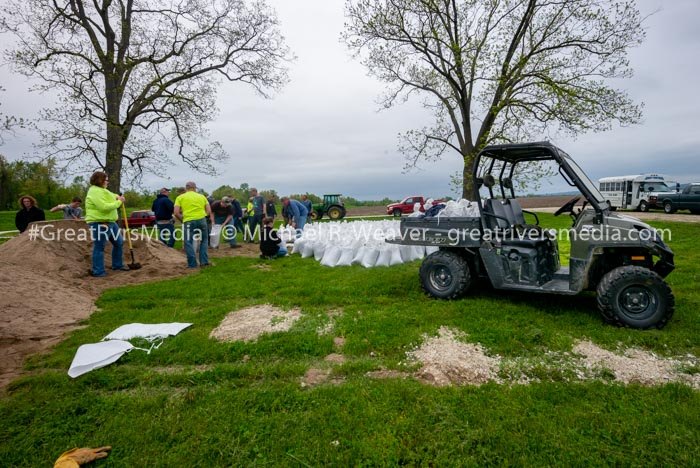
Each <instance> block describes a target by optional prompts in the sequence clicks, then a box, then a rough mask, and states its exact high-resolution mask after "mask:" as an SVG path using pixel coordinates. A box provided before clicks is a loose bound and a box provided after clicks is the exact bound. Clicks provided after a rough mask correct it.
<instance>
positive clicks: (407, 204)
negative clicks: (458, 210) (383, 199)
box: [386, 195, 444, 218]
mask: <svg viewBox="0 0 700 468" xmlns="http://www.w3.org/2000/svg"><path fill="white" fill-rule="evenodd" d="M426 201H427V198H424V197H423V196H422V195H413V196H411V197H406V198H404V199H403V200H401V201H400V202H398V203H392V204H391V205H387V206H386V214H388V215H391V216H395V217H397V218H398V217H399V216H401V215H403V214H411V213H413V207H414V206H415V205H416V203H418V204H419V206H420V208H419V209H420V211H421V213H422V212H424V211H425V208H424V206H425V202H426ZM442 202H444V200H433V203H442Z"/></svg>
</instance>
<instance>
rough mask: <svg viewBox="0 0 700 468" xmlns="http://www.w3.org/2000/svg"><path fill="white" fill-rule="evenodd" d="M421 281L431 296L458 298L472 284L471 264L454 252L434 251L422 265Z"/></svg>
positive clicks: (424, 289)
mask: <svg viewBox="0 0 700 468" xmlns="http://www.w3.org/2000/svg"><path fill="white" fill-rule="evenodd" d="M420 282H421V287H422V288H423V291H425V293H426V294H428V295H429V296H433V297H436V298H438V299H456V298H458V297H461V296H463V295H464V294H465V293H466V292H467V290H468V289H469V286H471V274H470V272H469V264H468V263H467V261H466V260H465V259H464V258H462V257H460V256H459V255H458V254H456V253H454V252H445V251H438V252H434V253H432V254H430V255H429V256H428V257H427V258H426V259H425V260H423V263H422V264H421V266H420Z"/></svg>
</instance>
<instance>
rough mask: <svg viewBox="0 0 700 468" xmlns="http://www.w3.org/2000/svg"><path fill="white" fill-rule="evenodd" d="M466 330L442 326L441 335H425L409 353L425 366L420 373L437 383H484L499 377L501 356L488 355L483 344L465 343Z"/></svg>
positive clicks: (424, 377)
mask: <svg viewBox="0 0 700 468" xmlns="http://www.w3.org/2000/svg"><path fill="white" fill-rule="evenodd" d="M463 338H465V336H464V334H462V333H460V332H458V331H453V330H451V329H449V328H447V327H440V329H439V330H438V336H437V337H428V336H426V337H425V341H424V342H423V344H422V345H421V346H420V347H419V348H417V349H415V350H413V351H410V352H408V353H407V356H408V358H409V359H410V360H412V361H417V362H419V363H420V364H421V365H422V367H421V368H420V370H418V372H417V373H416V377H417V378H418V379H420V380H422V381H424V382H426V383H429V384H431V385H436V386H446V385H452V384H457V385H481V384H483V383H486V382H488V381H490V380H493V381H495V380H497V373H498V369H499V365H500V358H499V357H498V356H496V357H492V356H487V355H486V352H485V351H484V348H483V347H482V346H481V345H480V344H478V343H477V344H472V343H464V342H462V341H460V339H463Z"/></svg>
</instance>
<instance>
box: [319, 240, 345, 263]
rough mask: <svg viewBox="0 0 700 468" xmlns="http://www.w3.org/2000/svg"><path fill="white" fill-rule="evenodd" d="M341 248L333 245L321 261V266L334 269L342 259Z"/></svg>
mask: <svg viewBox="0 0 700 468" xmlns="http://www.w3.org/2000/svg"><path fill="white" fill-rule="evenodd" d="M340 253H341V252H340V247H338V246H337V245H332V246H330V247H328V248H327V249H326V251H325V252H324V254H323V258H322V259H321V265H323V266H328V267H334V266H335V265H336V263H338V259H339V258H340Z"/></svg>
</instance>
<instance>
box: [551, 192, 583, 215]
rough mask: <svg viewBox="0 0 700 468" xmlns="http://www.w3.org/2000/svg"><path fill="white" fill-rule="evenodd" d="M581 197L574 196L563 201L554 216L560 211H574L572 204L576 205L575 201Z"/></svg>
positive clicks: (560, 212)
mask: <svg viewBox="0 0 700 468" xmlns="http://www.w3.org/2000/svg"><path fill="white" fill-rule="evenodd" d="M580 199H581V197H574V198H572V199H571V200H569V201H568V202H566V203H564V205H563V206H562V207H561V208H559V209H558V210H557V211H556V212H555V213H554V216H559V215H560V214H562V213H567V212H571V213H573V212H574V206H576V202H578V201H579V200H580Z"/></svg>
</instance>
